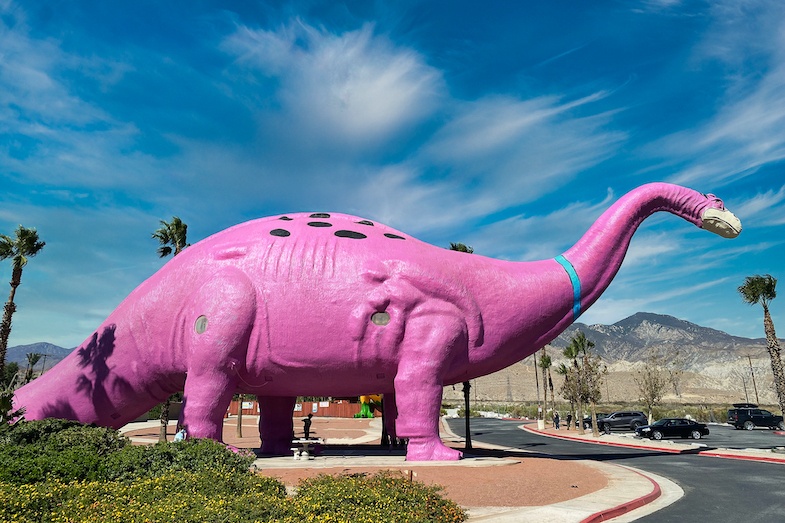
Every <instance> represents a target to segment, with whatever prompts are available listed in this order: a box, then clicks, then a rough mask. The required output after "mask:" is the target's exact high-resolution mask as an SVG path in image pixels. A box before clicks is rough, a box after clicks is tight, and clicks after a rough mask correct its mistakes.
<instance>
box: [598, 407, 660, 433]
mask: <svg viewBox="0 0 785 523" xmlns="http://www.w3.org/2000/svg"><path fill="white" fill-rule="evenodd" d="M647 423H649V420H648V418H647V417H646V415H645V414H644V413H643V412H640V411H637V410H623V411H621V410H620V411H618V412H612V413H610V414H608V415H607V416H605V417H603V418H599V417H598V418H597V426H598V427H599V428H600V430H601V431H603V432H605V433H606V434H610V432H611V430H635V429H637V428H638V427H642V426H643V425H646V424H647Z"/></svg>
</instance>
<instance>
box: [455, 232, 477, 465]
mask: <svg viewBox="0 0 785 523" xmlns="http://www.w3.org/2000/svg"><path fill="white" fill-rule="evenodd" d="M450 250H451V251H458V252H465V253H468V254H472V253H473V252H474V249H472V248H471V247H469V246H468V245H466V244H463V243H453V242H450ZM471 388H472V385H471V383H470V382H468V381H464V382H463V410H464V421H465V424H466V439H465V444H464V448H465V449H466V450H471V448H472V433H471V430H470V427H469V425H470V422H469V419H470V417H471V415H470V409H469V408H470V404H469V391H470V390H471Z"/></svg>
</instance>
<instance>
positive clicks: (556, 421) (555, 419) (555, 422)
mask: <svg viewBox="0 0 785 523" xmlns="http://www.w3.org/2000/svg"><path fill="white" fill-rule="evenodd" d="M559 420H560V418H559V413H558V412H554V413H553V426H554V427H556V430H559Z"/></svg>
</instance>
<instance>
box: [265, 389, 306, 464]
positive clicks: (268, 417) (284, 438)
mask: <svg viewBox="0 0 785 523" xmlns="http://www.w3.org/2000/svg"><path fill="white" fill-rule="evenodd" d="M296 399H297V398H295V397H294V396H291V397H289V396H286V397H275V396H259V436H261V438H262V448H261V453H262V454H270V455H275V456H285V455H287V454H289V453H290V452H289V448H290V447H291V446H292V439H293V437H294V422H293V420H292V411H293V410H294V403H295V401H296Z"/></svg>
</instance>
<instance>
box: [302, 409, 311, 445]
mask: <svg viewBox="0 0 785 523" xmlns="http://www.w3.org/2000/svg"><path fill="white" fill-rule="evenodd" d="M311 418H313V414H308V417H307V418H303V433H304V434H305V436H304V438H305V439H308V437H309V436H310V434H311Z"/></svg>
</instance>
